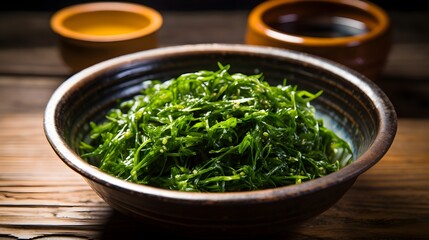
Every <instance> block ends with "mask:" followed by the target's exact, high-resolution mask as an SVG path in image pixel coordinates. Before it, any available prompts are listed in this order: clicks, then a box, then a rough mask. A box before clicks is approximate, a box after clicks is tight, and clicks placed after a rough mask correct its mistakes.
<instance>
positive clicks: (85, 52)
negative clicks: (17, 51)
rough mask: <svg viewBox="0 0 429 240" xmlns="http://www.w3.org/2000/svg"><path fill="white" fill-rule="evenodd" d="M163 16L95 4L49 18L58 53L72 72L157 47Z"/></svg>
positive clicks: (134, 6)
mask: <svg viewBox="0 0 429 240" xmlns="http://www.w3.org/2000/svg"><path fill="white" fill-rule="evenodd" d="M161 26H162V16H161V14H160V13H159V12H157V11H156V10H155V9H152V8H149V7H147V6H143V5H140V4H134V3H124V2H94V3H82V4H77V5H72V6H69V7H66V8H63V9H61V10H59V11H57V12H56V13H55V14H53V16H52V17H51V29H52V30H53V31H54V33H56V35H57V38H58V46H59V52H60V54H61V57H62V59H63V61H64V63H65V64H66V65H67V66H69V68H70V69H71V71H72V72H77V71H80V70H82V69H84V68H86V67H89V66H91V65H93V64H95V63H98V62H101V61H104V60H107V59H109V58H113V57H117V56H120V55H124V54H128V53H132V52H138V51H142V50H146V49H151V48H155V47H157V46H158V41H157V32H158V30H159V29H160V28H161Z"/></svg>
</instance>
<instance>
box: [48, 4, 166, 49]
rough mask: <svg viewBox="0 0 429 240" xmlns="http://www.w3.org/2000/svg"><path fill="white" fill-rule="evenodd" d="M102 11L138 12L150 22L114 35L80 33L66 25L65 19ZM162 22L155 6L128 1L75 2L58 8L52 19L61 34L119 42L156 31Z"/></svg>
mask: <svg viewBox="0 0 429 240" xmlns="http://www.w3.org/2000/svg"><path fill="white" fill-rule="evenodd" d="M102 11H115V12H123V13H132V14H137V15H139V16H141V17H143V18H146V19H147V20H148V21H149V24H148V25H147V26H145V27H143V28H140V29H138V30H136V31H132V32H127V33H122V34H113V35H92V34H85V33H79V32H77V31H73V30H71V29H69V28H67V27H66V26H65V25H64V21H66V20H67V19H68V18H70V17H73V16H75V15H77V14H82V13H91V12H102ZM162 24H163V18H162V15H161V14H160V13H159V12H158V11H157V10H155V9H154V8H151V7H148V6H145V5H141V4H137V3H127V2H93V3H81V4H75V5H71V6H68V7H64V8H62V9H60V10H58V11H57V12H55V13H54V14H53V15H52V16H51V19H50V27H51V29H52V30H53V31H54V32H55V33H56V34H58V35H59V36H62V37H65V38H69V39H74V40H79V41H86V42H118V41H126V40H129V39H135V38H140V37H144V36H147V35H149V34H152V33H154V32H156V31H157V30H159V29H160V28H161V26H162Z"/></svg>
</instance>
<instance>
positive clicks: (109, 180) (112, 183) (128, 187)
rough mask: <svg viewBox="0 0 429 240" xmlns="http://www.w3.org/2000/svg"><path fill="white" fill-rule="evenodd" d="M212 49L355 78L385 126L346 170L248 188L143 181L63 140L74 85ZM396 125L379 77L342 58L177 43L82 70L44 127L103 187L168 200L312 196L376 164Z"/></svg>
mask: <svg viewBox="0 0 429 240" xmlns="http://www.w3.org/2000/svg"><path fill="white" fill-rule="evenodd" d="M207 52H218V53H219V52H228V53H246V54H262V55H269V56H276V57H281V58H286V59H291V60H294V61H300V62H305V63H306V64H308V65H311V66H313V67H317V68H320V69H323V70H325V71H329V72H331V73H333V74H335V75H337V76H340V77H342V78H344V79H345V80H346V81H349V82H350V83H351V84H353V85H355V86H356V87H357V88H359V89H361V90H362V91H363V92H365V93H366V94H367V95H368V98H369V99H371V101H372V103H373V104H374V105H375V106H376V112H377V114H378V116H377V120H378V121H379V129H378V131H377V133H376V136H375V139H374V142H373V143H372V144H371V145H370V147H369V149H368V150H367V151H366V152H365V153H364V154H362V155H361V156H360V157H359V158H357V159H356V160H355V161H354V162H353V163H351V164H350V165H348V166H346V167H344V168H342V169H341V170H340V171H338V172H335V173H331V174H329V175H327V176H324V177H322V178H318V179H314V180H311V181H308V182H304V183H301V184H298V185H290V186H284V187H278V188H272V189H265V190H255V191H245V192H227V193H194V192H180V191H174V190H167V189H161V188H155V187H151V186H146V185H139V184H135V183H131V182H126V181H124V180H121V179H119V178H116V177H114V176H111V175H108V174H107V173H104V172H102V171H101V170H99V169H97V168H96V167H94V166H91V165H90V164H89V163H87V162H86V161H84V160H83V159H82V158H80V156H79V155H78V154H77V153H75V152H74V151H73V150H72V149H71V148H70V147H69V146H68V145H67V144H66V142H65V141H64V140H63V139H62V137H61V134H60V132H59V128H58V125H57V123H56V121H55V115H56V112H57V111H58V107H59V105H61V104H62V103H63V97H65V96H67V94H68V92H69V91H70V90H71V89H73V88H74V87H76V86H79V85H82V84H85V81H87V80H88V79H92V78H93V77H94V76H97V75H100V74H102V73H103V72H105V70H106V69H114V68H116V67H119V66H121V65H122V64H125V63H132V62H135V61H139V60H141V59H152V58H159V57H168V56H172V55H174V56H177V55H187V54H198V53H207ZM396 130H397V117H396V113H395V110H394V107H393V105H392V103H391V102H390V100H389V99H388V97H387V96H386V95H385V93H384V92H383V91H382V90H381V89H380V88H379V87H378V86H377V85H376V84H375V83H374V82H372V81H371V80H369V79H368V78H366V77H364V76H363V75H361V74H359V73H357V72H355V71H353V70H350V69H348V68H346V67H344V66H342V65H340V64H338V63H335V62H332V61H329V60H326V59H323V58H320V57H317V56H313V55H309V54H305V53H300V52H296V51H291V50H284V49H278V48H272V47H260V46H249V45H242V44H194V45H182V46H171V47H164V48H158V49H152V50H147V51H142V52H138V53H133V54H128V55H125V56H121V57H117V58H114V59H110V60H107V61H104V62H101V63H99V64H96V65H94V66H91V67H89V68H86V69H84V70H82V71H80V72H78V73H76V74H75V75H73V76H71V77H70V78H69V79H68V80H66V81H65V82H64V83H63V84H62V85H61V86H60V87H58V88H57V90H56V91H55V92H54V93H53V95H52V96H51V98H50V100H49V102H48V104H47V106H46V110H45V113H44V131H45V135H46V137H47V139H48V142H49V143H50V145H51V146H52V148H53V149H54V151H55V152H56V153H57V155H58V156H59V157H60V158H61V159H62V160H63V161H64V163H65V164H67V165H68V166H69V167H70V168H71V169H73V170H74V171H76V172H77V173H79V174H81V175H82V176H84V177H85V178H88V179H90V180H91V181H95V182H97V183H99V184H101V185H103V186H107V187H111V188H114V189H117V190H120V191H128V192H132V193H133V194H142V195H149V196H153V197H158V198H160V197H161V198H164V200H168V199H169V200H174V201H186V202H210V203H215V202H223V203H228V202H229V203H234V202H239V201H243V200H246V201H250V202H260V201H278V200H281V199H284V198H293V197H298V196H302V195H306V194H309V193H312V192H314V191H318V190H321V189H325V188H329V187H330V186H333V185H336V184H337V183H340V182H345V181H349V180H353V179H355V178H357V177H358V176H359V175H360V174H362V173H363V172H365V171H366V170H368V169H369V168H370V167H372V166H373V165H374V164H376V163H377V162H378V161H379V160H380V159H381V158H382V157H383V155H384V154H385V153H386V152H387V151H388V149H389V148H390V145H391V144H392V142H393V139H394V137H395V135H396Z"/></svg>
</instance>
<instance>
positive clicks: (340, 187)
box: [44, 44, 397, 236]
mask: <svg viewBox="0 0 429 240" xmlns="http://www.w3.org/2000/svg"><path fill="white" fill-rule="evenodd" d="M217 62H221V63H222V64H230V65H231V70H230V71H231V72H242V73H245V74H254V73H260V72H263V73H264V76H265V79H267V81H269V82H271V83H272V84H276V83H281V82H283V79H285V78H286V79H287V82H288V83H289V84H297V85H298V86H299V87H300V88H302V89H307V90H309V91H313V92H315V91H319V90H323V91H324V93H323V95H322V96H321V97H320V98H319V99H318V100H316V101H315V102H314V104H315V107H316V109H317V111H319V112H320V113H322V115H323V116H324V118H325V119H326V121H327V122H329V125H330V126H332V127H334V128H336V129H338V130H339V131H341V133H342V134H343V135H344V136H345V137H347V138H348V139H350V141H351V144H352V145H353V146H354V149H355V155H356V160H355V161H354V162H353V163H352V164H350V165H348V166H347V167H345V168H343V169H341V170H340V171H338V172H336V173H333V174H330V175H328V176H325V177H322V178H319V179H316V180H312V181H308V182H305V183H302V184H299V185H293V186H286V187H279V188H275V189H267V190H259V191H251V192H231V193H187V192H178V191H171V190H165V189H158V188H154V187H149V186H144V185H137V184H134V183H129V182H125V181H123V180H120V179H117V178H115V177H112V176H110V175H107V174H105V173H103V172H101V171H100V170H98V169H97V168H96V167H93V166H91V165H90V164H88V163H87V162H85V161H84V160H82V159H81V158H80V157H79V150H78V146H79V141H80V140H81V139H82V138H84V137H85V136H86V135H87V134H88V128H87V125H86V123H87V122H88V121H100V120H101V119H102V116H104V114H105V112H106V111H107V110H108V109H109V108H111V107H113V106H114V105H115V104H116V103H117V100H118V99H127V98H130V97H132V96H133V95H135V94H137V93H139V91H140V90H141V88H142V84H141V83H142V81H145V80H149V79H159V80H168V79H171V78H173V77H176V76H178V75H180V74H182V73H185V72H193V71H197V70H201V69H213V70H216V69H217ZM396 124H397V119H396V114H395V110H394V108H393V106H392V104H391V103H390V101H389V99H388V98H387V97H386V95H385V94H384V93H383V92H382V91H381V90H380V89H379V88H378V87H377V86H376V85H375V84H374V83H373V82H372V81H370V80H369V79H367V78H365V77H364V76H363V75H361V74H359V73H357V72H355V71H353V70H350V69H347V68H344V67H343V66H341V65H337V64H336V63H334V62H330V61H327V60H325V59H321V58H319V57H314V56H310V55H307V54H305V53H299V52H294V51H287V50H283V49H277V48H269V47H256V46H248V45H230V44H198V45H184V46H174V47H166V48H159V49H155V50H148V51H143V52H139V53H135V54H130V55H125V56H122V57H119V58H115V59H112V60H108V61H105V62H102V63H100V64H97V65H95V66H92V67H90V68H87V69H85V70H83V71H81V72H79V73H77V74H75V75H74V76H72V77H70V78H69V79H68V80H66V81H65V82H64V83H63V84H62V85H61V86H60V87H59V88H58V89H57V90H56V91H55V93H54V94H53V95H52V97H51V99H50V101H49V103H48V105H47V107H46V111H45V118H44V128H45V133H46V136H47V139H48V140H49V143H50V144H51V146H52V147H53V149H54V150H55V152H56V153H57V154H58V156H59V157H60V158H61V159H62V161H64V163H65V164H67V165H68V166H69V167H70V168H71V169H73V170H74V171H76V172H77V173H78V174H80V175H82V176H83V178H85V180H86V181H87V182H88V184H89V185H90V186H91V187H92V188H93V189H94V191H95V192H97V193H98V195H100V196H101V197H102V198H103V199H104V200H105V201H106V202H107V203H108V204H110V205H111V206H112V207H113V208H115V209H117V210H118V211H120V212H122V213H124V214H128V215H132V216H136V217H138V218H139V219H141V220H144V221H146V222H147V223H148V224H153V225H154V226H156V227H160V228H162V229H164V230H167V231H170V230H171V231H175V232H179V233H185V234H186V233H189V232H192V233H193V234H198V233H210V234H212V235H213V236H214V235H216V236H218V235H222V236H225V235H228V236H234V235H236V234H238V235H240V236H244V235H254V234H263V233H273V232H279V231H283V230H285V229H287V228H290V227H292V226H293V225H295V224H299V223H301V222H303V221H305V220H307V219H309V218H312V217H314V216H317V215H318V214H320V213H322V212H323V211H325V210H327V209H328V208H330V207H331V206H332V205H333V204H334V203H335V202H337V201H338V200H339V199H340V198H341V197H342V196H343V194H345V193H346V192H347V190H348V189H349V188H350V187H351V186H352V184H353V183H354V181H355V180H356V178H357V177H358V176H359V175H360V174H362V173H363V172H365V171H366V170H368V169H369V168H370V167H371V166H373V165H374V164H376V163H377V162H378V161H379V160H380V159H381V158H382V157H383V155H384V154H385V153H386V152H387V150H388V149H389V147H390V145H391V143H392V141H393V139H394V136H395V134H396Z"/></svg>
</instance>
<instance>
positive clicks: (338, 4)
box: [246, 0, 391, 80]
mask: <svg viewBox="0 0 429 240" xmlns="http://www.w3.org/2000/svg"><path fill="white" fill-rule="evenodd" d="M390 41H391V40H390V23H389V17H388V15H387V14H386V12H385V11H384V10H383V9H381V8H380V7H378V6H376V5H374V4H372V3H370V2H366V1H360V0H273V1H265V2H263V3H261V4H259V5H258V6H256V7H255V8H254V9H252V11H251V13H250V15H249V17H248V27H247V33H246V43H248V44H254V45H265V46H272V47H281V48H286V49H292V50H298V51H302V52H306V53H310V54H314V55H318V56H321V57H324V58H327V59H330V60H333V61H335V62H338V63H341V64H343V65H345V66H347V67H349V68H352V69H354V70H357V71H358V72H360V73H362V74H364V75H366V76H367V77H369V78H370V79H373V80H375V79H377V78H378V77H379V75H380V74H381V72H382V70H383V67H384V65H385V62H386V59H387V57H388V53H389V51H390V45H391V42H390Z"/></svg>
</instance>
